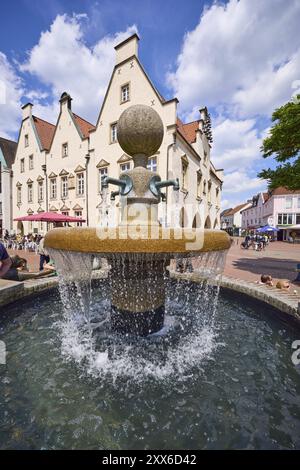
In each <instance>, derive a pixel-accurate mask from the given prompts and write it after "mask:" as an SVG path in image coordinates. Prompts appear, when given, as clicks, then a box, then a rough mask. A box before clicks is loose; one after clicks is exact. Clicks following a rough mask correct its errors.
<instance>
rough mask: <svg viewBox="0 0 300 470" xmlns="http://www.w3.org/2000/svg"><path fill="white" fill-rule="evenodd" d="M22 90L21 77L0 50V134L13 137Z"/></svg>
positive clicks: (17, 123) (18, 116)
mask: <svg viewBox="0 0 300 470" xmlns="http://www.w3.org/2000/svg"><path fill="white" fill-rule="evenodd" d="M23 92H24V89H23V83H22V80H21V78H20V77H19V76H18V75H17V74H16V72H15V70H14V68H13V66H12V65H11V64H10V63H9V61H8V59H7V57H6V55H5V54H3V53H2V52H0V135H1V136H2V137H6V138H13V137H14V132H15V131H16V129H17V128H18V126H19V119H20V105H21V104H20V103H21V97H22V94H23Z"/></svg>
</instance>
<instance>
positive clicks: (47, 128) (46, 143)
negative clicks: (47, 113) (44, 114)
mask: <svg viewBox="0 0 300 470" xmlns="http://www.w3.org/2000/svg"><path fill="white" fill-rule="evenodd" d="M32 119H33V122H34V125H35V128H36V131H37V134H38V137H39V139H40V142H41V145H42V149H43V150H49V149H50V146H51V142H52V139H53V136H54V131H55V126H54V125H53V124H51V123H50V122H48V121H44V120H43V119H41V118H38V117H37V116H32Z"/></svg>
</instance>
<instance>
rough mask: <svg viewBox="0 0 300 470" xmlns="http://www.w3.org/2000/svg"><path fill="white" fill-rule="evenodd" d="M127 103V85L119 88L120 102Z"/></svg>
mask: <svg viewBox="0 0 300 470" xmlns="http://www.w3.org/2000/svg"><path fill="white" fill-rule="evenodd" d="M126 101H129V83H127V84H126V85H123V86H122V87H121V102H122V103H125V102H126Z"/></svg>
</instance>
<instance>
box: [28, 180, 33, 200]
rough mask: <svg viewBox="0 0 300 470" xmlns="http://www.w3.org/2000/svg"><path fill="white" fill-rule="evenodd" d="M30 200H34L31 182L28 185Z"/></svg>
mask: <svg viewBox="0 0 300 470" xmlns="http://www.w3.org/2000/svg"><path fill="white" fill-rule="evenodd" d="M28 202H33V188H32V184H31V183H30V184H29V185H28Z"/></svg>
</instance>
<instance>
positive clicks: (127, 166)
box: [120, 162, 130, 173]
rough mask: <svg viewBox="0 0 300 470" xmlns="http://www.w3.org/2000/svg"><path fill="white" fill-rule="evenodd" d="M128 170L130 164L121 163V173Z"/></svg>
mask: <svg viewBox="0 0 300 470" xmlns="http://www.w3.org/2000/svg"><path fill="white" fill-rule="evenodd" d="M129 170H130V162H127V163H122V165H120V171H121V173H123V171H129Z"/></svg>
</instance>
